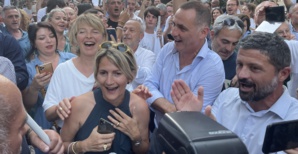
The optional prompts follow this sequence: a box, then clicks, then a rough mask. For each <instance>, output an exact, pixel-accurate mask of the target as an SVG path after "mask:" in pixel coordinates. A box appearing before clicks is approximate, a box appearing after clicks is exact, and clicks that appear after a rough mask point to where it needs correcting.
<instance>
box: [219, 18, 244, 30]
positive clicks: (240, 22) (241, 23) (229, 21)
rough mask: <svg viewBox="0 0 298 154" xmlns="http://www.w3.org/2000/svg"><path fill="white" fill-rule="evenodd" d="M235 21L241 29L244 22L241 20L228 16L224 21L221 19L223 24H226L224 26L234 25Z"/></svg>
mask: <svg viewBox="0 0 298 154" xmlns="http://www.w3.org/2000/svg"><path fill="white" fill-rule="evenodd" d="M235 23H237V25H238V26H239V27H240V28H241V29H243V28H244V24H243V22H242V21H241V20H235V19H232V18H228V19H225V20H224V21H223V25H226V26H229V27H230V26H234V25H235Z"/></svg>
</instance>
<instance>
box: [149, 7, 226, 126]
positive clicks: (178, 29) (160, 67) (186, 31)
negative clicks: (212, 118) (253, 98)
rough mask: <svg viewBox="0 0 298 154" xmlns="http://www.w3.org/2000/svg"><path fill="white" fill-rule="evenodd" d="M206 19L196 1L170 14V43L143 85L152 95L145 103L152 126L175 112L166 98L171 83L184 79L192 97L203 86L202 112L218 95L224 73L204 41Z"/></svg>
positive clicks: (171, 102)
mask: <svg viewBox="0 0 298 154" xmlns="http://www.w3.org/2000/svg"><path fill="white" fill-rule="evenodd" d="M185 14H187V16H185ZM210 20H211V19H210V10H209V8H207V7H205V5H204V4H202V3H201V2H199V1H190V2H186V3H184V4H182V5H181V6H180V8H179V9H178V10H177V12H176V14H175V15H174V18H173V23H172V36H173V37H174V41H173V42H170V43H167V44H166V45H165V46H164V47H163V48H162V50H161V52H160V53H159V55H158V57H157V59H156V62H155V64H154V66H153V68H152V74H150V75H149V76H148V78H147V79H146V81H145V83H144V84H145V85H146V86H147V87H148V88H149V89H150V92H151V93H152V95H153V96H152V97H151V98H149V99H147V102H148V104H149V106H150V107H151V108H152V109H153V110H154V112H155V114H156V117H155V125H156V126H157V125H158V123H159V121H160V119H161V118H162V117H163V115H164V114H165V113H168V112H175V111H177V109H176V107H175V105H174V104H173V101H172V98H171V96H170V91H171V85H172V83H173V82H174V80H176V79H182V80H184V81H185V82H186V83H187V84H188V86H190V87H191V91H192V92H193V93H194V94H196V93H197V91H198V87H199V86H203V87H204V88H205V94H206V95H205V96H204V107H203V109H204V108H205V107H206V106H207V105H212V103H213V102H214V100H215V99H216V97H217V96H218V94H219V93H220V91H221V89H222V85H223V82H224V77H225V73H224V68H223V64H222V60H221V59H220V57H219V56H218V54H216V53H215V52H214V51H212V50H210V49H209V48H208V44H207V41H206V36H207V34H208V32H209V25H210Z"/></svg>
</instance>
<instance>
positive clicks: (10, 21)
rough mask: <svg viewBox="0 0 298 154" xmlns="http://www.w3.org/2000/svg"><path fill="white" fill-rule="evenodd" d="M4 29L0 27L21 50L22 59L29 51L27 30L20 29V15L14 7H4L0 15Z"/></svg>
mask: <svg viewBox="0 0 298 154" xmlns="http://www.w3.org/2000/svg"><path fill="white" fill-rule="evenodd" d="M1 15H2V18H3V22H4V24H5V27H3V26H2V27H0V29H1V31H2V32H3V33H4V34H8V35H12V36H13V37H14V38H15V39H16V40H17V41H18V42H19V44H20V46H21V48H22V49H23V55H24V57H25V56H26V55H27V53H28V52H29V51H30V49H31V44H30V40H29V37H28V33H27V32H26V31H27V30H26V29H24V30H22V29H20V24H21V15H20V11H19V10H18V8H17V7H15V6H5V7H4V8H3V11H2V13H1Z"/></svg>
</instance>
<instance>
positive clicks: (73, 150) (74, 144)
mask: <svg viewBox="0 0 298 154" xmlns="http://www.w3.org/2000/svg"><path fill="white" fill-rule="evenodd" d="M77 143H78V142H74V143H73V144H72V146H71V150H72V152H73V153H74V154H77V153H76V151H75V149H74V148H73V147H75V146H76V144H77Z"/></svg>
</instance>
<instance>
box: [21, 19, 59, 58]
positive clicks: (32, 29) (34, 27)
mask: <svg viewBox="0 0 298 154" xmlns="http://www.w3.org/2000/svg"><path fill="white" fill-rule="evenodd" d="M41 28H47V29H48V30H50V31H51V32H52V33H53V34H54V37H55V38H56V48H57V46H58V38H57V34H56V31H55V29H54V27H53V26H52V25H51V24H50V23H48V22H38V23H37V24H31V25H29V28H28V37H29V40H30V43H31V50H30V51H29V53H28V54H27V55H26V58H27V60H29V61H30V58H31V56H32V54H33V53H34V52H36V45H35V40H36V33H37V31H38V30H39V29H41ZM56 52H58V51H57V50H56Z"/></svg>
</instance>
